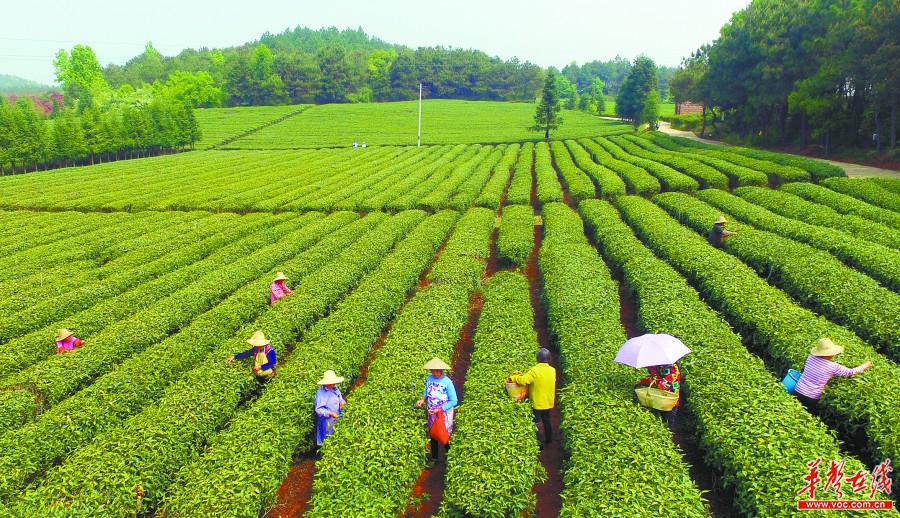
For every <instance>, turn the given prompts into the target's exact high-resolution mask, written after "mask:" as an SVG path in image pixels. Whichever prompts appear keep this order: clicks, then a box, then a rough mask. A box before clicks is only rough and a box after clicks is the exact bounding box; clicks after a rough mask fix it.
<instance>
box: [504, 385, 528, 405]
mask: <svg viewBox="0 0 900 518" xmlns="http://www.w3.org/2000/svg"><path fill="white" fill-rule="evenodd" d="M506 393H507V394H509V397H511V398H513V399H515V400H516V401H522V400H523V399H525V398H526V397H528V387H527V386H525V385H519V384H516V383H507V384H506Z"/></svg>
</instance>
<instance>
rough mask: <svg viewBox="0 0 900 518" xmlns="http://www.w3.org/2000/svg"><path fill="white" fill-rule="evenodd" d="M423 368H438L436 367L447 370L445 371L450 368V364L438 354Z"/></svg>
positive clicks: (428, 369)
mask: <svg viewBox="0 0 900 518" xmlns="http://www.w3.org/2000/svg"><path fill="white" fill-rule="evenodd" d="M422 368H423V369H425V370H427V371H430V370H436V369H440V370H445V371H446V370H450V366H449V365H447V364H446V363H444V360H441V359H440V358H438V357H437V356H435V357H434V358H432V359H431V360H429V361H428V363H426V364H425V366H424V367H422Z"/></svg>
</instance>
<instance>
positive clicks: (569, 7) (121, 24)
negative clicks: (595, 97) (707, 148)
mask: <svg viewBox="0 0 900 518" xmlns="http://www.w3.org/2000/svg"><path fill="white" fill-rule="evenodd" d="M749 3H750V0H634V1H625V0H594V1H590V0H570V1H567V2H554V1H537V0H518V1H512V0H454V1H443V2H438V1H432V2H425V1H412V0H345V1H328V0H319V1H315V2H313V1H310V0H269V1H259V2H248V1H241V2H239V3H238V2H232V1H230V0H216V1H212V0H152V1H150V2H136V1H129V0H125V1H117V2H112V1H111V0H78V1H72V0H44V1H42V2H39V3H35V4H33V3H31V2H24V1H16V2H9V3H7V5H5V6H4V8H3V11H2V12H3V19H4V22H5V23H3V31H2V32H0V74H12V75H17V76H20V77H24V78H26V79H30V80H32V81H38V82H41V83H44V84H50V83H52V82H53V81H54V74H53V57H54V55H55V54H56V52H57V51H58V50H59V49H63V48H64V49H66V50H71V48H72V47H73V46H74V45H76V44H85V45H90V46H91V47H92V48H93V49H94V52H95V53H96V54H97V57H98V59H99V60H100V64H101V65H103V66H105V65H107V64H108V63H117V64H125V62H126V61H128V60H129V59H131V58H132V57H134V56H136V55H137V54H140V53H141V52H142V51H143V48H144V45H145V44H146V43H147V42H148V41H152V42H153V46H154V47H156V49H157V50H159V51H160V52H162V53H163V54H164V55H167V56H172V55H175V54H178V53H179V52H180V51H181V50H182V49H185V48H201V47H209V48H221V47H230V46H235V45H240V44H242V43H246V42H250V41H255V40H257V39H259V37H260V36H261V35H262V34H263V33H265V32H266V31H269V32H271V33H273V34H275V33H279V32H282V31H284V30H285V29H287V28H291V29H292V28H294V27H296V26H298V25H299V26H301V27H309V28H311V29H319V28H322V27H331V26H335V27H337V28H338V29H346V28H353V29H355V28H357V27H362V28H363V30H365V31H366V33H367V34H369V35H370V36H376V37H378V38H381V39H382V40H384V41H386V42H388V43H395V44H400V45H406V46H409V47H412V48H416V47H426V46H435V45H443V46H453V47H462V48H473V49H478V50H481V51H484V52H486V53H487V54H489V55H491V56H499V57H500V58H502V59H509V58H511V57H513V56H516V57H518V58H519V60H520V61H530V62H532V63H535V64H537V65H540V66H542V67H547V66H551V65H552V66H556V67H557V68H562V67H563V66H565V65H566V64H567V63H569V62H571V61H576V62H577V63H578V64H583V63H585V62H588V61H593V60H601V61H606V60H609V59H612V58H614V57H615V56H616V55H617V54H618V55H620V56H622V57H623V58H626V59H629V60H632V59H634V57H635V56H637V55H638V54H641V53H644V54H647V55H648V56H650V57H651V58H652V59H653V60H654V61H656V63H657V64H660V65H666V66H677V65H679V64H680V63H681V59H682V58H683V57H685V56H687V55H689V54H690V53H691V51H693V50H695V49H696V48H697V47H699V46H700V45H702V44H703V43H708V42H711V41H712V40H714V39H716V38H717V37H718V35H719V29H720V28H721V27H722V25H724V24H725V23H726V22H728V21H729V20H730V19H731V15H732V13H734V12H735V11H738V10H740V9H743V8H744V7H746V6H747V5H749Z"/></svg>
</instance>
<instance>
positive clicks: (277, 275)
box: [275, 272, 287, 281]
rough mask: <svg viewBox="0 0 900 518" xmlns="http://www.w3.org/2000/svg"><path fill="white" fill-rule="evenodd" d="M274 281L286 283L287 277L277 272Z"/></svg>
mask: <svg viewBox="0 0 900 518" xmlns="http://www.w3.org/2000/svg"><path fill="white" fill-rule="evenodd" d="M275 280H276V281H286V280H287V277H285V275H284V272H278V273H276V274H275Z"/></svg>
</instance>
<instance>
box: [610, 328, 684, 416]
mask: <svg viewBox="0 0 900 518" xmlns="http://www.w3.org/2000/svg"><path fill="white" fill-rule="evenodd" d="M690 352H691V350H690V349H688V348H687V346H686V345H684V343H683V342H682V341H681V340H679V339H677V338H675V337H674V336H672V335H667V334H664V333H660V334H646V335H641V336H636V337H634V338H631V339H629V340H628V341H626V342H625V344H624V345H622V347H621V348H620V349H619V352H618V354H616V359H615V361H616V362H618V363H621V364H624V365H628V366H630V367H634V368H636V369H642V368H645V367H646V368H647V371H648V372H649V374H650V375H649V376H648V377H646V378H642V379H640V380H639V381H638V382H637V385H636V386H638V387H641V386H644V387H653V386H656V387H657V388H658V389H660V390H664V391H667V392H670V393H673V394H675V396H676V401H675V405H674V406H673V407H672V408H671V410H659V412H661V415H662V417H663V418H665V420H666V422H667V423H668V424H669V427H670V428H671V427H672V426H673V425H674V424H675V415H676V414H677V412H678V407H679V406H680V405H681V397H680V395H681V394H680V392H681V383H682V379H681V369H680V368H679V367H678V364H677V363H676V362H677V361H678V360H680V359H681V358H683V357H684V355H686V354H688V353H690Z"/></svg>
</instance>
